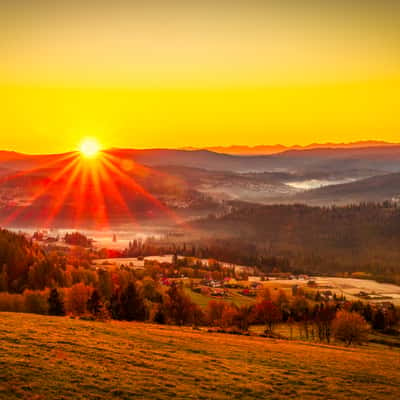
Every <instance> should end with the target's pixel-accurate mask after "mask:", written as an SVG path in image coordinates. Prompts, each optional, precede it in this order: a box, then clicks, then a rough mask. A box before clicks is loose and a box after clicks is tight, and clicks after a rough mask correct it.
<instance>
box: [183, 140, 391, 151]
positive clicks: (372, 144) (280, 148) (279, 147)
mask: <svg viewBox="0 0 400 400" xmlns="http://www.w3.org/2000/svg"><path fill="white" fill-rule="evenodd" d="M395 145H398V143H391V142H385V141H380V140H364V141H357V142H350V143H329V142H328V143H311V144H308V145H304V146H301V145H293V146H285V145H282V144H275V145H256V146H246V145H232V146H211V147H205V148H203V150H210V151H213V152H215V153H224V154H233V155H269V154H277V153H282V152H284V151H288V150H310V149H321V148H322V149H324V148H329V149H352V148H365V147H377V146H395ZM185 150H199V149H198V148H194V147H188V148H185Z"/></svg>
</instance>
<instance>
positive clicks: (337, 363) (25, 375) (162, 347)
mask: <svg viewBox="0 0 400 400" xmlns="http://www.w3.org/2000/svg"><path fill="white" fill-rule="evenodd" d="M399 356H400V353H399V352H398V351H397V350H388V349H384V348H382V349H380V348H368V347H362V348H341V347H333V346H323V345H316V344H306V343H301V342H286V341H279V340H270V339H264V338H256V337H245V336H234V335H225V334H212V333H206V332H200V331H195V330H192V329H191V328H178V327H167V326H159V325H147V324H140V323H124V322H112V323H101V322H85V321H77V320H71V319H67V318H62V317H61V318H60V317H44V316H37V315H27V314H11V313H0V398H2V399H8V400H12V399H21V398H26V399H110V398H115V399H136V398H137V399H169V398H171V399H189V398H193V399H216V400H217V399H244V400H246V399H263V398H270V399H288V398H291V399H295V398H297V399H299V398H301V399H320V398H326V399H328V398H329V399H366V398H368V399H398V398H400V371H399V370H398V360H399Z"/></svg>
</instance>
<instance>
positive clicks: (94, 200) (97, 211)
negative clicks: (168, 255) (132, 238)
mask: <svg viewBox="0 0 400 400" xmlns="http://www.w3.org/2000/svg"><path fill="white" fill-rule="evenodd" d="M127 165H129V168H127ZM45 169H48V170H49V172H48V174H45V175H44V178H43V183H41V184H40V185H35V186H34V191H33V193H32V196H31V197H30V198H29V199H27V204H22V205H21V204H18V203H17V204H11V205H9V206H8V209H7V215H6V217H5V218H4V219H3V221H0V224H1V225H2V226H12V225H13V223H18V224H21V222H22V221H24V220H27V219H29V220H30V221H35V222H34V223H35V225H36V226H37V227H38V228H39V227H40V228H43V229H49V228H52V227H55V226H56V225H59V224H60V221H61V223H62V225H64V226H65V225H69V227H70V228H73V229H80V228H87V227H88V226H89V225H90V226H91V227H93V228H95V229H110V225H111V224H112V223H115V222H118V223H124V224H135V225H137V223H138V219H140V217H143V215H140V213H141V212H143V210H144V209H145V210H146V212H145V215H146V216H147V217H149V216H153V215H156V216H157V215H158V216H160V217H167V218H168V219H170V220H171V221H173V222H174V223H176V224H181V223H182V221H181V220H180V218H179V217H178V216H177V215H176V214H175V213H174V212H173V211H172V210H170V209H169V208H168V207H167V206H166V205H165V204H164V203H163V202H161V201H160V200H159V199H158V198H157V197H156V196H154V195H153V194H151V193H150V192H149V191H148V190H146V189H145V188H144V187H143V186H142V185H141V184H140V183H139V182H138V181H137V178H139V177H140V178H143V177H146V176H148V175H150V173H153V174H154V172H153V171H150V169H148V168H146V167H143V166H140V165H137V164H136V163H135V162H134V161H132V160H126V159H120V158H118V157H116V156H114V155H112V154H110V153H109V152H107V151H102V150H101V148H100V145H99V143H98V142H97V141H95V140H92V139H85V140H84V141H83V142H82V144H81V146H80V148H79V151H77V152H73V153H68V154H67V155H60V156H58V157H56V156H55V158H54V159H52V160H51V162H49V163H46V164H42V165H40V166H39V167H35V168H31V169H29V170H26V171H23V172H17V173H15V174H13V175H9V176H7V177H4V178H3V179H2V180H1V181H0V184H1V183H3V182H10V181H11V182H12V181H13V180H14V179H18V178H19V177H21V176H25V175H32V174H36V173H39V172H41V171H43V170H45Z"/></svg>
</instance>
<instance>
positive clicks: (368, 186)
mask: <svg viewBox="0 0 400 400" xmlns="http://www.w3.org/2000/svg"><path fill="white" fill-rule="evenodd" d="M397 197H400V173H395V174H386V175H379V176H373V177H371V178H367V179H362V180H359V181H356V182H351V183H343V184H340V185H330V186H326V187H322V188H319V189H314V190H309V191H307V192H305V193H302V194H299V195H296V196H294V199H295V201H306V202H307V203H315V204H349V203H358V202H368V201H378V202H379V201H384V200H392V199H393V198H397Z"/></svg>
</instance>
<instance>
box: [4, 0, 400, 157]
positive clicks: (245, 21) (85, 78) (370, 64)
mask: <svg viewBox="0 0 400 400" xmlns="http://www.w3.org/2000/svg"><path fill="white" fill-rule="evenodd" d="M167 3H168V4H167ZM264 3H268V2H259V1H248V2H237V3H236V2H230V5H229V6H228V3H225V2H221V3H219V4H220V5H219V6H216V5H213V3H211V2H210V3H209V4H207V2H203V3H202V6H196V7H195V6H188V5H187V4H190V3H188V2H186V6H183V5H182V4H180V3H179V2H174V3H172V2H171V3H169V2H162V3H155V2H146V6H144V5H143V6H137V5H135V6H133V5H132V4H133V2H123V1H121V2H118V1H116V2H115V3H114V2H113V5H112V6H111V5H110V4H111V3H110V2H104V5H101V4H102V2H96V6H94V2H93V3H91V2H87V3H85V4H87V6H86V7H84V6H81V5H79V4H80V3H78V2H75V1H70V2H68V6H63V8H60V6H59V7H58V8H56V6H52V7H50V6H49V2H46V1H39V2H38V3H36V2H35V7H33V6H32V4H33V3H32V2H30V1H28V0H25V1H24V0H16V1H12V2H11V0H10V1H9V2H8V1H3V2H2V3H1V5H0V56H1V59H2V63H1V65H0V95H1V96H0V103H1V109H2V113H0V129H1V130H0V132H1V133H0V148H1V149H11V150H17V151H23V152H29V153H38V152H59V151H67V150H71V149H75V148H76V147H77V146H78V144H79V142H80V141H81V140H82V138H83V137H86V136H90V137H96V138H98V140H99V141H100V142H101V143H102V144H103V145H104V146H106V147H107V146H124V147H184V146H209V145H230V144H247V145H256V144H274V143H282V144H307V143H311V142H327V141H330V142H348V141H356V140H367V139H376V140H387V141H395V142H398V141H399V132H400V129H399V128H400V118H399V117H398V110H399V109H400V100H399V96H398V93H399V89H400V48H399V47H400V28H399V25H398V20H399V17H400V7H399V5H396V2H394V1H385V0H383V1H375V2H374V1H370V2H361V1H360V2H357V1H356V2H354V3H352V4H353V6H352V7H350V6H348V5H346V4H347V3H348V2H344V1H343V2H341V1H337V2H334V3H335V5H330V6H329V5H327V4H326V2H323V1H321V2H318V1H316V2H313V7H310V6H306V2H304V5H302V3H303V2H301V1H298V2H290V1H287V2H283V1H281V2H279V3H278V2H276V4H279V5H276V6H273V5H271V4H273V2H269V3H268V4H269V6H266V5H265V4H264ZM107 4H108V5H107ZM135 4H137V3H136V2H135ZM294 4H295V5H294ZM318 4H319V6H318ZM323 4H325V5H323ZM354 4H355V5H354ZM357 4H359V6H357Z"/></svg>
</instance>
